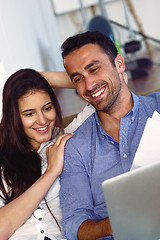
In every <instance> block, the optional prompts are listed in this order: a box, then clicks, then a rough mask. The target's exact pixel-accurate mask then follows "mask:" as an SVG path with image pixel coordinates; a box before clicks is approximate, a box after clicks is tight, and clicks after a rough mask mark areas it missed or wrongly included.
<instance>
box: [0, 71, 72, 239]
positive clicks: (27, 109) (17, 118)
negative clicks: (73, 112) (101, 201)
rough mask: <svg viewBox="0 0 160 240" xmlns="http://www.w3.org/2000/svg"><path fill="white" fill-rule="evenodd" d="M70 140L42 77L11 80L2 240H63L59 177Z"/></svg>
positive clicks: (0, 134) (3, 145)
mask: <svg viewBox="0 0 160 240" xmlns="http://www.w3.org/2000/svg"><path fill="white" fill-rule="evenodd" d="M60 134H61V135H60ZM59 135H60V136H59ZM58 136H59V137H58ZM71 136H72V134H63V127H62V117H61V110H60V107H59V104H58V101H57V99H56V96H55V94H54V92H53V89H52V88H51V86H50V85H49V84H48V83H47V81H46V80H45V79H44V78H43V77H42V76H41V75H40V74H39V73H38V72H36V71H35V70H32V69H21V70H19V71H17V72H16V73H14V74H13V75H11V76H10V77H9V78H8V80H7V81H6V83H5V85H4V89H3V112H2V120H1V123H0V239H1V240H3V239H14V240H23V239H26V240H30V239H52V240H53V239H62V234H61V226H60V220H61V211H60V206H59V177H58V176H59V175H60V174H61V171H62V168H63V160H64V159H63V155H64V146H65V143H66V141H67V140H68V139H69V138H70V137H71Z"/></svg>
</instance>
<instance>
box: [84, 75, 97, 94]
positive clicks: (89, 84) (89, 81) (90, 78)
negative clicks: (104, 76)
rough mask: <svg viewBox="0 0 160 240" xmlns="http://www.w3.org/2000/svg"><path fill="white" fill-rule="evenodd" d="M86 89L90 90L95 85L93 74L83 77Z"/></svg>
mask: <svg viewBox="0 0 160 240" xmlns="http://www.w3.org/2000/svg"><path fill="white" fill-rule="evenodd" d="M85 84H86V90H89V91H91V90H92V89H93V88H94V85H95V79H94V77H93V76H87V77H86V78H85Z"/></svg>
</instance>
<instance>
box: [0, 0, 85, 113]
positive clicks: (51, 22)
mask: <svg viewBox="0 0 160 240" xmlns="http://www.w3.org/2000/svg"><path fill="white" fill-rule="evenodd" d="M0 33H1V34H0V62H1V67H0V71H1V74H0V112H1V105H2V104H1V102H2V100H1V95H2V88H3V85H4V83H5V81H6V78H7V77H8V76H9V75H11V74H12V73H13V72H15V71H16V70H18V69H20V68H34V69H36V70H38V71H49V70H50V71H51V70H52V71H55V70H63V63H62V59H61V55H60V45H61V42H62V40H61V36H60V32H59V30H58V25H57V22H56V18H55V16H54V13H53V8H52V3H51V1H50V0H14V1H10V0H0ZM56 94H57V95H58V97H59V101H60V104H61V106H62V112H63V115H64V116H66V115H69V114H73V113H75V111H77V112H78V111H79V109H78V106H79V101H80V103H81V100H79V97H78V96H77V95H76V94H75V92H74V90H64V91H58V90H57V91H56ZM68 96H69V98H70V96H71V99H72V98H75V106H73V108H71V107H70V105H69V104H65V102H66V98H68ZM69 101H70V100H69ZM72 102H73V101H72ZM72 105H73V104H72ZM83 105H84V103H83Z"/></svg>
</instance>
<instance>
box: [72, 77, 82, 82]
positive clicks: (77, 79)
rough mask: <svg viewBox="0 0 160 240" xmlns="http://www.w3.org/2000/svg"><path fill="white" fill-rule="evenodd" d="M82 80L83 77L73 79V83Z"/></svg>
mask: <svg viewBox="0 0 160 240" xmlns="http://www.w3.org/2000/svg"><path fill="white" fill-rule="evenodd" d="M80 80H81V77H78V78H74V79H73V82H74V83H77V82H78V81H80Z"/></svg>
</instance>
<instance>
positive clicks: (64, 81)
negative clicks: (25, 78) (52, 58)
mask: <svg viewBox="0 0 160 240" xmlns="http://www.w3.org/2000/svg"><path fill="white" fill-rule="evenodd" d="M40 74H41V75H42V76H43V77H44V78H46V80H47V81H48V83H49V84H50V85H51V86H52V87H54V88H75V86H74V85H73V83H72V81H71V79H70V77H69V76H68V74H67V73H66V72H65V71H57V72H40Z"/></svg>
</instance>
